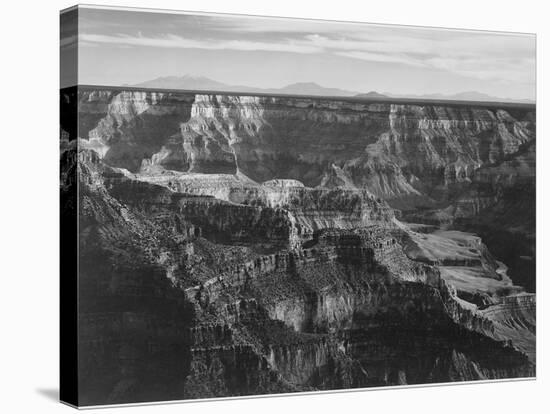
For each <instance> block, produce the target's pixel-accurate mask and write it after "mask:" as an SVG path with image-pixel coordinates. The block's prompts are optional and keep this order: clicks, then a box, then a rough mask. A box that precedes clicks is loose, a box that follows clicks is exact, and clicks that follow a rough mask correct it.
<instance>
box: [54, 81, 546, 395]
mask: <svg viewBox="0 0 550 414" xmlns="http://www.w3.org/2000/svg"><path fill="white" fill-rule="evenodd" d="M61 105H62V107H63V111H62V113H63V112H64V113H67V114H69V113H76V114H77V115H78V122H77V124H76V125H75V124H74V123H72V122H69V121H66V122H64V120H63V119H62V122H61V141H60V144H61V204H62V211H63V212H62V214H66V215H67V216H70V217H74V216H75V215H76V216H77V220H78V249H79V264H78V273H79V276H78V277H79V286H78V289H79V291H78V293H79V305H78V306H79V309H78V311H79V321H78V324H79V337H78V358H79V366H80V367H81V370H82V371H81V379H80V381H79V387H80V391H81V395H82V404H83V405H93V404H96V403H99V402H101V403H104V402H105V401H107V402H108V403H124V402H129V401H134V402H135V401H140V400H141V401H151V400H180V399H191V398H210V397H226V396H239V395H258V394H273V393H286V392H297V391H311V390H333V389H348V388H362V387H378V386H389V385H405V384H426V383H443V382H451V381H473V380H486V379H503V378H525V377H533V376H534V375H535V368H536V350H535V345H536V343H535V342H536V341H535V339H536V312H535V309H536V298H535V294H536V283H535V266H536V254H535V148H536V132H535V130H536V119H535V107H534V106H533V105H527V104H510V103H503V104H501V105H497V104H494V103H491V104H483V103H467V102H451V101H447V102H421V101H412V100H399V99H395V100H393V101H391V100H390V101H388V100H387V99H386V100H377V99H376V98H373V99H367V98H338V99H337V98H328V97H300V96H283V95H279V96H277V95H267V94H266V95H239V94H208V93H202V92H197V93H192V92H182V91H176V90H173V91H167V90H152V89H147V88H108V87H83V86H80V87H74V88H67V89H63V90H62V91H61Z"/></svg>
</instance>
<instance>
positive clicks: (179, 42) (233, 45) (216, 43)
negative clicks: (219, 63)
mask: <svg viewBox="0 0 550 414" xmlns="http://www.w3.org/2000/svg"><path fill="white" fill-rule="evenodd" d="M80 39H81V40H82V41H84V42H88V43H102V44H112V45H128V46H145V47H163V48H179V49H205V50H224V49H229V50H240V51H260V50H261V51H269V52H293V53H320V52H322V49H320V48H318V47H316V46H314V45H310V44H307V43H303V42H296V41H293V40H287V41H284V42H259V41H252V40H218V39H210V40H207V39H204V40H197V39H189V38H184V37H181V36H176V35H172V34H167V35H164V36H159V37H145V36H128V35H124V34H119V35H115V36H113V35H101V34H82V35H81V36H80Z"/></svg>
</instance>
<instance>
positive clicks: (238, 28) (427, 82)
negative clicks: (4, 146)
mask: <svg viewBox="0 0 550 414" xmlns="http://www.w3.org/2000/svg"><path fill="white" fill-rule="evenodd" d="M78 25H79V36H78V39H76V37H75V36H70V37H69V36H67V37H66V38H63V36H62V39H61V47H62V58H63V48H65V49H68V48H71V47H73V48H74V46H75V44H76V42H78V61H79V73H78V83H80V84H97V85H112V86H122V85H133V84H138V83H141V82H146V81H149V80H151V79H155V78H159V77H166V76H183V75H186V74H189V75H193V76H200V77H207V78H210V79H213V80H215V81H218V82H223V83H225V84H229V85H244V86H250V87H258V88H281V87H284V86H286V85H289V84H293V83H300V82H314V83H317V84H319V85H322V86H323V87H327V88H339V89H345V90H350V91H356V92H358V93H365V92H368V91H373V90H374V91H378V92H381V93H390V94H395V95H425V94H445V95H450V94H457V93H462V92H466V91H476V92H479V93H483V94H487V95H492V96H496V97H499V98H503V99H516V100H522V99H530V100H534V99H535V94H536V80H535V78H536V76H535V68H536V58H535V56H536V52H535V36H534V35H529V34H516V33H501V32H498V33H497V32H482V31H466V30H450V29H434V28H423V27H411V26H397V25H396V26H389V25H374V24H366V23H347V22H331V21H316V20H303V19H285V18H263V17H251V16H238V15H214V14H208V15H206V14H198V15H197V14H179V13H178V14H173V13H168V12H166V13H163V12H150V11H142V10H140V11H138V10H131V9H129V10H119V9H99V8H97V9H96V8H89V7H82V6H80V7H79V12H78ZM62 86H68V85H63V84H62Z"/></svg>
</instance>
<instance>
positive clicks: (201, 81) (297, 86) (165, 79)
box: [132, 75, 357, 96]
mask: <svg viewBox="0 0 550 414" xmlns="http://www.w3.org/2000/svg"><path fill="white" fill-rule="evenodd" d="M132 86H138V87H145V88H164V89H189V90H205V91H219V92H250V93H280V94H287V95H315V96H317V95H318V96H354V95H356V94H357V92H353V91H346V90H344V89H338V88H325V87H323V86H321V85H318V84H316V83H314V82H298V83H293V84H291V85H287V86H285V87H283V88H256V87H253V86H243V85H228V84H225V83H222V82H218V81H215V80H212V79H209V78H206V77H204V76H190V75H184V76H162V77H160V78H156V79H152V80H149V81H146V82H141V83H138V84H136V85H132Z"/></svg>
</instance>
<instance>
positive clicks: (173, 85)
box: [131, 75, 535, 103]
mask: <svg viewBox="0 0 550 414" xmlns="http://www.w3.org/2000/svg"><path fill="white" fill-rule="evenodd" d="M131 86H135V87H143V88H161V89H184V90H194V91H195V90H199V91H201V90H202V91H216V92H239V93H243V92H245V93H273V94H285V95H310V96H355V97H362V98H371V99H376V98H379V99H381V98H406V99H421V100H452V101H482V102H516V103H535V102H534V101H532V100H529V99H508V98H499V97H496V96H491V95H487V94H484V93H480V92H476V91H468V92H460V93H457V94H449V95H445V94H441V93H434V94H425V95H398V94H390V93H383V94H382V93H378V92H376V91H371V92H368V93H358V92H354V91H349V90H345V89H339V88H326V87H324V86H321V85H319V84H317V83H315V82H298V83H293V84H291V85H287V86H284V87H282V88H257V87H253V86H243V85H228V84H225V83H222V82H218V81H215V80H213V79H210V78H206V77H204V76H191V75H184V76H162V77H159V78H156V79H152V80H149V81H145V82H141V83H138V84H135V85H131Z"/></svg>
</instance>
